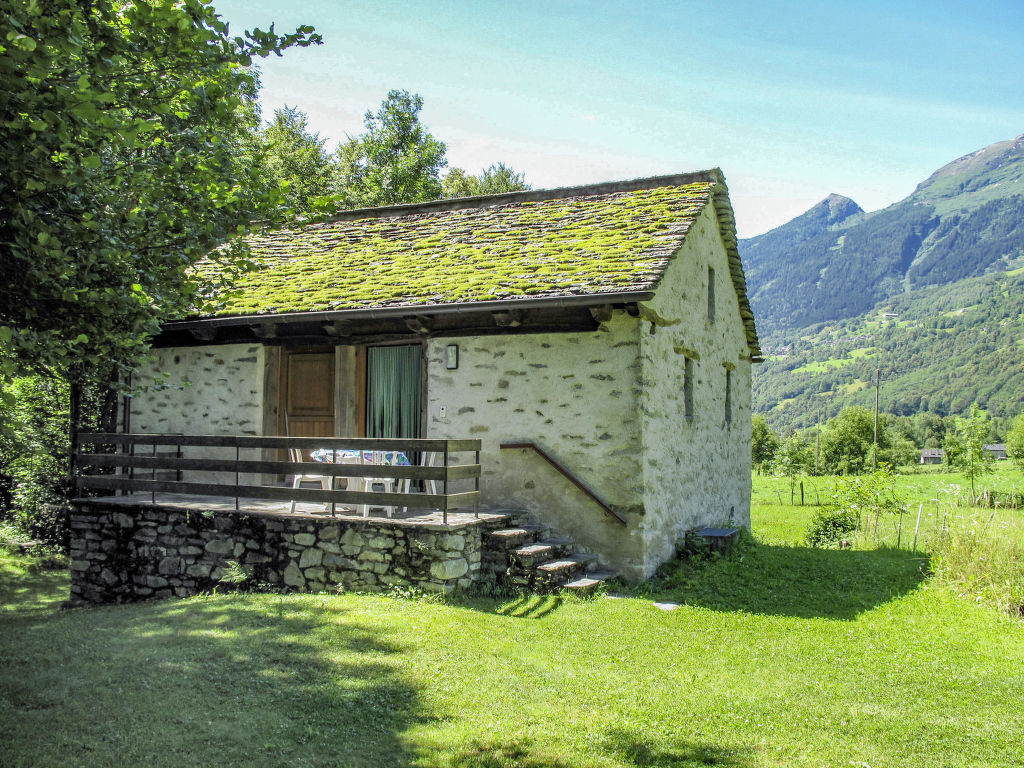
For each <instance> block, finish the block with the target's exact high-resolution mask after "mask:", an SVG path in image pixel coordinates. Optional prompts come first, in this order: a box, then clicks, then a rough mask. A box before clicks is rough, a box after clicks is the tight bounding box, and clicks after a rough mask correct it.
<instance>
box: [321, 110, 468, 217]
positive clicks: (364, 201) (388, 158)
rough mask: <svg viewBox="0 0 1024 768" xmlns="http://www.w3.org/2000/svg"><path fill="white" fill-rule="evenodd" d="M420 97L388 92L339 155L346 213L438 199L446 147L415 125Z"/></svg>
mask: <svg viewBox="0 0 1024 768" xmlns="http://www.w3.org/2000/svg"><path fill="white" fill-rule="evenodd" d="M421 109H423V99H422V97H420V96H418V95H416V94H412V93H409V92H408V91H389V92H388V95H387V98H385V99H384V102H383V103H382V104H381V106H380V108H379V109H378V110H377V111H376V112H367V113H366V116H365V118H364V120H363V122H364V125H365V126H366V132H365V133H363V134H361V135H360V136H357V137H355V138H351V139H349V140H348V141H347V142H346V143H345V144H343V145H342V146H341V147H339V149H338V161H339V164H340V168H341V170H340V173H341V193H342V197H343V200H344V203H345V204H346V205H347V206H349V207H364V206H378V205H394V204H396V203H412V202H420V201H423V200H436V199H438V198H440V197H441V175H440V174H441V169H442V168H444V167H445V166H446V165H447V164H448V161H447V160H446V159H445V151H446V147H445V145H444V143H443V142H440V141H438V140H437V139H435V138H434V137H433V136H432V135H431V134H430V132H429V131H427V129H426V128H425V127H424V126H423V124H422V123H421V122H420V118H419V114H420V110H421Z"/></svg>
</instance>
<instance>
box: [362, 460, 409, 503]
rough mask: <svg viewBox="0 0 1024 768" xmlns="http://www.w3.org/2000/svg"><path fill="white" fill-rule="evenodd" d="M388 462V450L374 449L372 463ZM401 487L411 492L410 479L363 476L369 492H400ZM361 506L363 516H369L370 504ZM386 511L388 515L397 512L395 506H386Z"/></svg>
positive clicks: (405, 491)
mask: <svg viewBox="0 0 1024 768" xmlns="http://www.w3.org/2000/svg"><path fill="white" fill-rule="evenodd" d="M387 463H388V462H387V453H386V452H384V451H373V452H372V453H371V454H370V464H376V465H380V466H383V465H385V464H387ZM375 486H380V488H379V489H378V488H376V487H375ZM399 487H401V488H402V491H401V492H402V493H408V492H409V479H408V478H406V479H404V480H401V479H399V478H396V477H364V478H363V490H364V491H366V492H367V493H373V492H374V491H377V490H380V491H382V492H383V493H398V492H399V490H398V489H399ZM360 506H361V507H362V512H363V517H369V516H370V505H369V504H361V505H360ZM406 509H408V507H402V511H403V512H404V511H405V510H406ZM384 512H385V513H386V514H387V516H388V517H392V516H393V515H394V513H395V508H394V507H393V506H384Z"/></svg>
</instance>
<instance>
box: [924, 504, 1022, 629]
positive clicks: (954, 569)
mask: <svg viewBox="0 0 1024 768" xmlns="http://www.w3.org/2000/svg"><path fill="white" fill-rule="evenodd" d="M996 512H997V509H993V510H991V511H990V512H985V511H978V510H977V509H972V508H969V507H968V508H964V507H961V508H960V509H959V510H958V509H957V506H956V505H955V504H950V505H949V513H950V514H949V518H948V519H949V520H950V521H951V522H950V523H948V524H947V525H946V526H945V527H944V528H943V529H942V530H941V531H940V532H939V534H938V535H937V536H935V537H934V538H933V539H932V541H931V543H930V546H929V549H930V552H931V568H932V572H933V573H934V577H935V580H936V582H938V583H940V584H943V585H945V586H947V587H949V588H950V589H952V590H953V591H954V592H956V593H957V594H958V595H960V596H961V597H963V598H966V599H969V600H973V601H974V602H977V603H984V604H987V605H993V606H995V607H996V608H998V609H999V610H1001V611H1003V612H1005V613H1008V614H1010V615H1013V616H1019V617H1024V525H1022V521H1021V519H1020V518H1019V517H1018V516H1017V515H1014V516H1013V518H1011V519H1009V520H1006V519H1003V520H998V521H997V520H996V519H995V518H996Z"/></svg>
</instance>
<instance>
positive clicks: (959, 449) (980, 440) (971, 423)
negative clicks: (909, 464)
mask: <svg viewBox="0 0 1024 768" xmlns="http://www.w3.org/2000/svg"><path fill="white" fill-rule="evenodd" d="M990 428H991V424H990V420H989V415H988V413H986V412H985V411H983V410H982V409H981V407H980V406H979V405H978V404H977V403H972V404H971V410H970V413H969V414H968V415H967V416H966V417H962V416H958V417H957V418H956V420H955V421H954V423H953V429H952V430H951V431H949V432H947V433H946V440H945V442H944V443H943V446H942V447H943V448H944V449H945V452H946V462H947V463H948V464H949V465H950V466H951V467H955V468H957V469H959V470H960V472H961V473H962V474H963V476H964V477H966V478H967V479H969V480H970V481H971V496H972V497H973V496H974V480H975V478H976V477H978V476H979V475H983V474H985V473H987V472H991V471H992V462H993V461H994V459H993V457H992V454H990V453H989V452H988V451H986V450H985V449H984V448H983V447H982V446H983V445H984V443H985V439H986V438H987V437H988V433H989V429H990Z"/></svg>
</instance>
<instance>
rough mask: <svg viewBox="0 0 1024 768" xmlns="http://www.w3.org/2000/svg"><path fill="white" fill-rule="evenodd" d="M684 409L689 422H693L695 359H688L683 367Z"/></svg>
mask: <svg viewBox="0 0 1024 768" xmlns="http://www.w3.org/2000/svg"><path fill="white" fill-rule="evenodd" d="M683 408H684V409H685V410H684V412H685V414H686V420H687V421H693V359H692V358H689V357H688V358H686V363H685V364H684V367H683Z"/></svg>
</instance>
